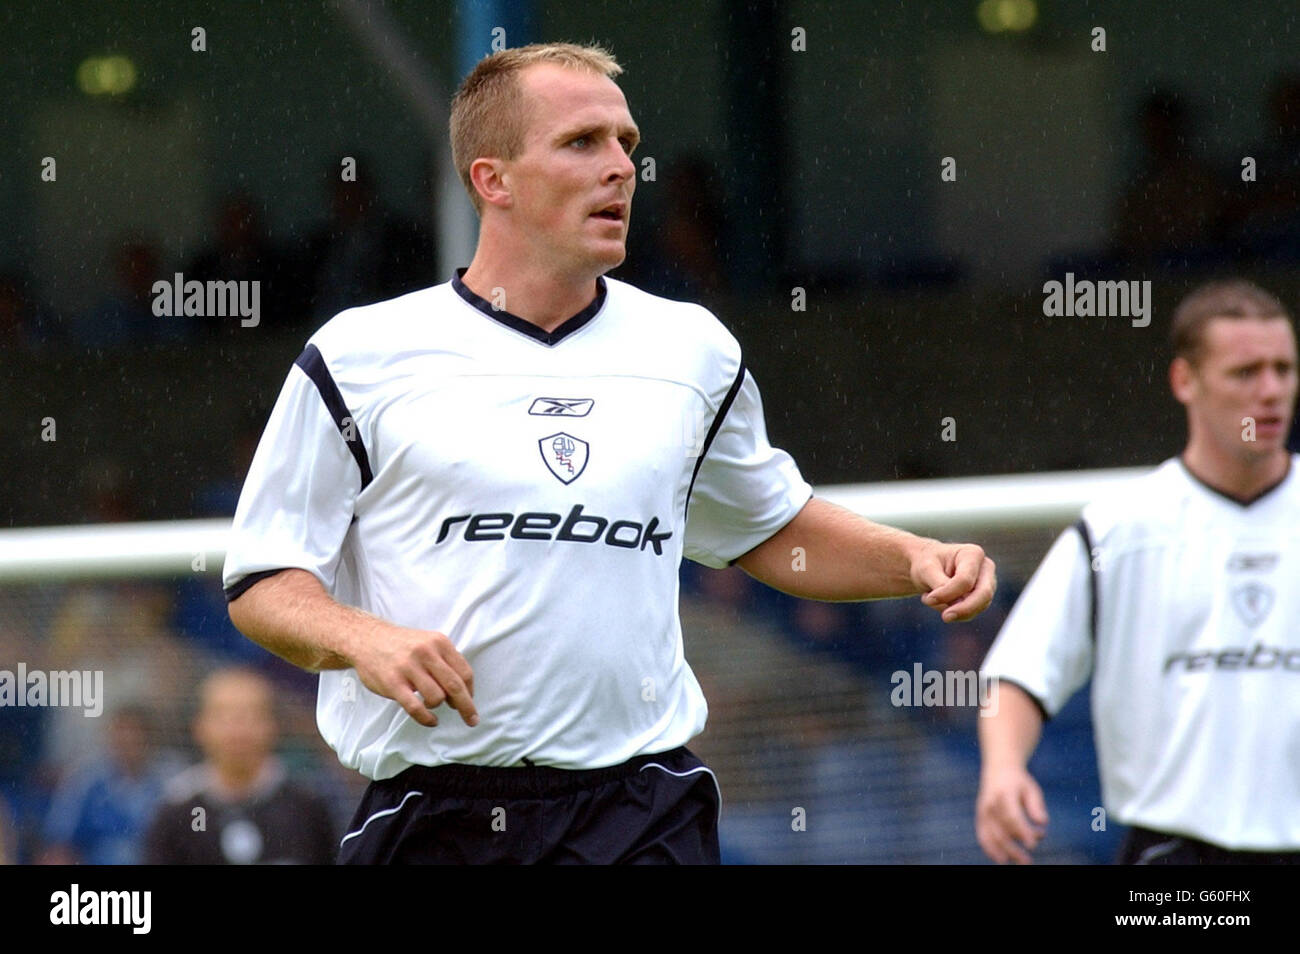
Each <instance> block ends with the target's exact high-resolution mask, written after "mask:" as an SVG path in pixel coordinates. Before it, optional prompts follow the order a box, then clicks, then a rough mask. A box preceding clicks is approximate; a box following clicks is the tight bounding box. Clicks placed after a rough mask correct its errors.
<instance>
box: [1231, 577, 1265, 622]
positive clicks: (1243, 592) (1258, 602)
mask: <svg viewBox="0 0 1300 954" xmlns="http://www.w3.org/2000/svg"><path fill="white" fill-rule="evenodd" d="M1232 608H1233V609H1234V610H1236V611H1237V615H1238V616H1240V617H1241V618H1242V619H1243V620H1244V621H1245V623H1246V625H1247V626H1258V625H1259V624H1260V623H1262V622H1263V621H1264V617H1266V616H1268V613H1269V610H1271V609H1272V608H1273V588H1272V587H1271V586H1265V585H1264V584H1263V583H1255V582H1251V583H1244V584H1242V585H1241V586H1239V587H1237V588H1236V589H1234V590H1233V591H1232Z"/></svg>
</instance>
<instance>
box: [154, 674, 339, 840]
mask: <svg viewBox="0 0 1300 954" xmlns="http://www.w3.org/2000/svg"><path fill="white" fill-rule="evenodd" d="M276 735H277V725H276V719H275V714H274V709H273V695H272V689H271V684H270V682H269V681H268V680H267V679H266V678H265V677H264V676H262V675H261V674H259V673H257V672H255V671H253V670H249V669H237V668H228V669H222V670H218V671H217V672H215V673H213V674H212V675H211V676H209V677H208V678H207V679H206V680H205V681H204V683H203V686H202V689H201V693H200V709H199V713H198V716H197V717H196V719H195V721H194V738H195V741H197V742H198V745H199V748H200V749H201V750H202V751H203V754H204V761H203V762H202V763H200V764H199V765H196V766H194V767H193V768H190V769H187V770H185V771H184V772H182V773H181V774H180V775H178V776H177V777H176V778H174V779H173V780H172V781H171V782H170V783H169V784H168V786H167V792H166V796H165V801H164V803H163V805H162V806H161V807H160V808H159V810H158V813H157V815H156V816H155V817H154V819H153V822H152V823H151V825H150V827H149V834H148V837H147V839H146V845H147V847H146V852H145V856H146V861H147V862H148V863H150V864H295V863H296V864H332V863H333V861H334V858H335V854H336V852H337V848H338V844H337V841H336V840H335V830H334V825H333V822H332V820H331V818H330V815H329V811H328V809H327V808H326V806H325V805H324V803H323V802H322V801H321V800H320V799H319V798H317V797H316V796H315V795H313V794H311V793H310V792H307V791H305V790H303V789H302V788H300V787H298V786H297V785H295V784H294V783H293V782H291V781H289V779H288V776H287V773H286V771H285V768H284V765H283V764H282V763H281V761H280V760H279V759H278V758H276V757H275V756H274V755H273V754H272V751H273V749H274V746H275V742H276Z"/></svg>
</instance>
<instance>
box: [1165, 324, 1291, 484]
mask: <svg viewBox="0 0 1300 954" xmlns="http://www.w3.org/2000/svg"><path fill="white" fill-rule="evenodd" d="M1179 378H1181V382H1180V385H1179V386H1177V387H1176V391H1177V396H1178V399H1179V400H1180V401H1182V402H1183V404H1185V405H1186V406H1187V413H1188V416H1189V418H1190V419H1191V420H1193V421H1195V422H1196V424H1197V426H1198V427H1199V428H1200V430H1201V432H1202V433H1203V434H1204V435H1205V436H1206V437H1207V438H1208V440H1209V442H1210V443H1211V445H1212V446H1213V447H1214V448H1215V449H1216V450H1217V451H1218V452H1220V453H1222V454H1224V455H1226V456H1228V457H1231V458H1232V459H1234V460H1236V461H1237V462H1240V463H1247V464H1248V463H1250V462H1252V461H1254V460H1259V459H1260V458H1262V457H1266V456H1268V455H1271V454H1276V453H1278V452H1279V451H1280V450H1282V449H1284V448H1285V446H1286V438H1287V433H1288V432H1289V430H1290V428H1291V415H1292V413H1293V412H1294V410H1295V401H1296V341H1295V335H1294V333H1293V332H1292V330H1291V324H1290V322H1288V321H1286V320H1284V319H1274V318H1270V319H1257V318H1215V319H1212V320H1211V321H1210V322H1209V324H1208V325H1206V327H1205V336H1204V339H1203V341H1202V348H1201V354H1200V359H1199V360H1198V362H1197V363H1196V364H1195V365H1188V366H1187V367H1186V368H1185V369H1184V370H1183V372H1182V374H1181V375H1180V374H1176V375H1175V379H1176V380H1177V379H1179ZM1247 419H1249V420H1247ZM1244 421H1245V422H1246V423H1243V422H1244ZM1249 421H1253V422H1254V427H1253V436H1254V440H1250V439H1249V438H1250V437H1251V435H1252V431H1251V426H1250V423H1249Z"/></svg>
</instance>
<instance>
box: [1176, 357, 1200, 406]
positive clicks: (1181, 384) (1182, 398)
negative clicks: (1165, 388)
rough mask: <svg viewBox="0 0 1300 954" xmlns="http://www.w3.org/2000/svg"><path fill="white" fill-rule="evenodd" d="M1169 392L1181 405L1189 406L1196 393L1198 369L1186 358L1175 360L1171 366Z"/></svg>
mask: <svg viewBox="0 0 1300 954" xmlns="http://www.w3.org/2000/svg"><path fill="white" fill-rule="evenodd" d="M1169 390H1171V391H1173V392H1174V397H1175V398H1177V399H1178V403H1179V404H1189V403H1191V400H1192V398H1193V397H1194V396H1195V393H1196V369H1195V368H1193V367H1192V363H1191V362H1190V361H1188V360H1187V359H1186V358H1174V360H1173V362H1172V363H1170V365H1169Z"/></svg>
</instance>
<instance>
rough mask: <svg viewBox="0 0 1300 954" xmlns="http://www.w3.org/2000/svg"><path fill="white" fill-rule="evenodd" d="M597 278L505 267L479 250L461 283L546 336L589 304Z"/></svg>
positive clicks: (515, 265)
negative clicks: (529, 323) (535, 327)
mask: <svg viewBox="0 0 1300 954" xmlns="http://www.w3.org/2000/svg"><path fill="white" fill-rule="evenodd" d="M597 277H598V276H596V275H578V276H572V275H569V276H565V275H561V274H557V273H556V272H554V271H552V270H550V269H546V268H543V267H540V266H538V265H537V264H535V263H530V262H527V261H520V262H513V263H509V264H506V263H505V262H501V261H500V260H499V258H497V257H490V256H487V255H484V254H483V251H482V249H480V250H479V252H478V253H477V254H475V256H474V261H473V262H471V263H470V266H469V268H468V269H467V270H466V271H465V274H464V275H463V276H461V281H463V282H464V283H465V287H467V288H468V289H469V290H470V291H472V292H473V293H474V294H476V295H478V296H479V297H480V298H482V299H484V300H485V301H488V302H490V303H492V304H493V305H494V306H496V307H499V308H500V309H501V310H502V311H508V312H510V314H512V315H517V316H518V317H520V318H522V319H524V320H525V321H529V322H532V323H533V324H534V325H537V327H539V328H541V329H542V330H543V331H548V332H549V331H554V330H555V329H556V328H558V327H559V326H560V325H562V324H564V323H565V322H566V321H568V320H569V319H570V318H572V317H573V316H574V315H576V314H577V313H578V312H580V311H582V309H584V308H586V307H587V306H588V305H590V304H591V303H592V301H593V300H594V299H595V297H596V278H597Z"/></svg>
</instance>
